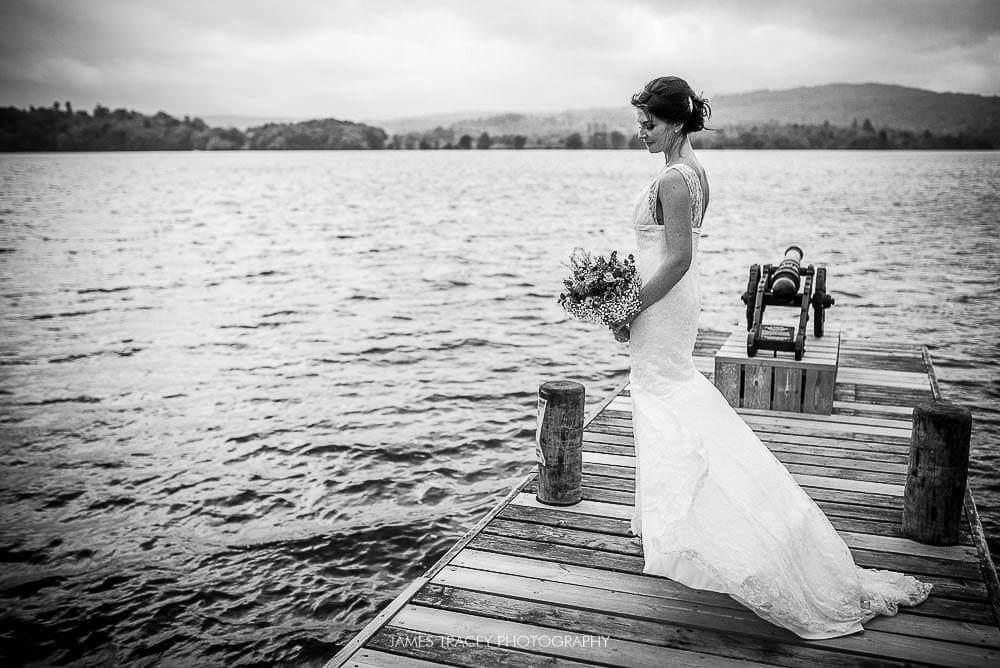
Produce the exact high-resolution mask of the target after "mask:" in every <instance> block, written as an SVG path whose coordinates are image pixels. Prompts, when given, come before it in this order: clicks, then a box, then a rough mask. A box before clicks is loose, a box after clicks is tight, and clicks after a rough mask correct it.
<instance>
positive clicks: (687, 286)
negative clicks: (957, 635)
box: [629, 164, 931, 639]
mask: <svg viewBox="0 0 1000 668" xmlns="http://www.w3.org/2000/svg"><path fill="white" fill-rule="evenodd" d="M666 169H677V170H678V171H679V172H680V173H681V175H682V176H683V177H684V180H685V181H686V182H687V185H688V189H689V191H690V194H691V209H692V220H693V225H692V230H691V234H692V239H691V241H692V244H693V252H692V260H691V266H690V268H689V270H688V271H687V273H686V274H684V277H683V278H682V279H681V280H680V281H679V282H678V283H677V284H676V285H675V286H674V287H673V288H671V289H670V291H669V292H668V293H667V294H666V296H665V297H663V298H662V299H660V300H659V301H658V302H656V303H654V304H652V305H651V306H649V308H647V309H646V310H645V311H643V312H642V313H641V314H640V315H639V316H638V317H637V318H636V319H635V320H634V321H633V323H632V326H631V332H630V334H631V338H630V343H629V353H630V356H631V371H630V373H629V388H630V392H631V397H632V425H633V430H634V435H635V454H636V469H635V477H636V491H635V511H634V514H633V517H632V523H631V531H632V533H633V534H634V535H641V540H642V546H643V552H644V556H645V566H644V568H643V572H644V573H649V574H656V575H662V576H666V577H668V578H670V579H672V580H675V581H677V582H680V583H682V584H685V585H688V586H690V587H693V588H696V589H708V590H712V591H717V592H725V593H727V594H729V595H730V596H731V597H732V598H734V599H735V600H737V601H739V602H740V603H742V604H743V605H745V606H746V607H748V608H749V609H750V610H753V611H754V612H755V613H756V614H757V615H759V616H760V617H763V618H764V619H766V620H768V621H770V622H772V623H774V624H777V625H779V626H782V627H785V628H787V629H790V630H791V631H793V632H795V633H796V634H798V635H799V636H801V637H803V638H810V639H817V638H832V637H835V636H841V635H846V634H849V633H855V632H857V631H862V630H863V627H862V623H863V622H865V621H867V620H869V619H871V618H872V617H874V616H875V615H893V614H896V611H897V606H898V605H916V604H918V603H920V602H922V601H923V600H924V599H926V598H927V595H928V592H929V591H930V589H931V585H930V584H926V583H922V582H918V581H917V580H916V579H914V578H912V577H910V576H906V575H903V574H901V573H895V572H891V571H883V570H872V569H865V568H860V567H858V566H856V565H855V563H854V559H853V557H852V556H851V552H850V550H849V549H848V547H847V545H846V544H845V543H844V541H843V539H842V538H841V537H840V536H839V535H838V534H837V532H836V530H835V529H834V528H833V526H832V525H831V524H830V521H829V520H828V519H827V517H826V515H824V514H823V511H821V510H820V509H819V507H818V506H817V505H816V503H815V502H814V501H813V500H812V499H811V498H809V496H808V495H807V494H806V493H805V491H803V490H802V488H801V487H799V485H798V483H796V482H795V480H794V479H793V478H792V475H791V474H790V473H789V472H788V469H786V468H785V467H784V465H782V464H781V462H779V461H778V460H777V458H775V457H774V455H773V454H771V451H770V450H768V449H767V447H766V446H765V445H764V444H763V443H762V442H761V441H760V439H759V438H758V437H757V435H756V434H754V433H753V431H752V430H751V429H750V428H749V427H748V426H747V425H746V423H745V422H744V421H743V419H742V418H740V416H739V414H738V413H737V412H736V411H735V410H733V408H731V407H730V405H729V403H728V402H727V401H726V400H725V398H724V397H723V396H722V395H721V394H720V393H719V392H718V391H717V390H716V389H715V386H714V385H712V383H711V382H709V381H708V379H706V378H705V377H704V376H703V375H702V374H701V373H699V372H698V370H697V369H696V368H695V365H694V360H693V358H692V354H693V351H694V343H695V337H696V335H697V333H698V312H699V309H700V303H701V299H700V295H699V290H698V259H697V258H698V239H699V233H700V230H701V219H702V214H703V206H702V201H703V198H702V189H701V181H700V180H699V178H698V175H697V173H696V172H695V170H694V169H693V168H691V167H690V166H688V165H685V164H676V165H670V166H669V167H665V168H664V170H666ZM662 173H663V171H662V170H661V174H662ZM659 177H660V175H659V174H658V175H657V178H656V179H654V180H653V182H652V183H651V184H650V185H649V186H648V187H647V188H644V189H643V191H642V193H641V194H640V196H639V199H638V202H637V204H636V208H635V213H634V218H633V223H634V227H635V236H636V245H637V249H638V254H637V257H636V265H637V268H638V270H639V276H640V278H647V277H649V276H652V275H653V273H654V272H655V270H656V268H657V267H658V266H659V265H660V264H661V263H662V262H663V260H664V258H665V256H666V252H667V247H666V238H665V235H664V228H663V226H662V225H657V224H656V223H655V220H656V218H655V206H656V199H657V196H658V194H657V185H658V183H659Z"/></svg>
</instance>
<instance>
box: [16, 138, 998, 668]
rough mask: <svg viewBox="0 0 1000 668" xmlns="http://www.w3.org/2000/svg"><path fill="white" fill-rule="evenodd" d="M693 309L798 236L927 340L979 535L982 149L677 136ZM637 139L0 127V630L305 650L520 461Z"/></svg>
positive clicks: (309, 656) (621, 203)
mask: <svg viewBox="0 0 1000 668" xmlns="http://www.w3.org/2000/svg"><path fill="white" fill-rule="evenodd" d="M700 157H701V160H702V162H703V164H704V165H705V167H706V169H707V171H708V174H709V178H710V180H711V185H712V188H711V195H712V197H711V204H710V206H709V209H708V212H707V214H706V216H705V221H704V226H703V239H702V241H701V273H702V285H703V291H704V292H703V301H704V307H703V314H702V326H703V327H710V328H714V329H730V328H734V327H737V326H739V324H740V323H741V318H742V317H743V305H742V303H741V302H740V300H739V296H740V294H741V293H742V292H743V290H744V289H745V286H746V280H747V267H748V265H749V264H751V263H755V262H759V263H768V262H770V263H775V262H777V261H778V260H780V258H781V253H782V251H783V250H784V248H785V247H786V246H787V245H789V244H791V243H795V244H797V245H800V246H801V247H802V248H803V249H804V250H805V255H806V257H805V261H806V262H815V263H824V264H826V265H827V266H828V267H829V269H828V272H829V279H828V285H829V289H830V291H831V292H832V293H833V295H834V296H835V297H836V300H837V304H836V306H835V307H834V308H833V309H831V310H830V311H828V313H827V323H828V324H838V325H840V326H841V327H842V329H843V332H844V336H845V338H847V337H849V338H866V337H870V338H872V339H874V340H890V341H897V340H906V341H916V342H921V343H926V344H927V345H928V346H929V347H930V348H931V351H932V355H933V358H934V361H935V364H936V366H937V370H938V374H939V377H940V380H941V385H942V389H943V392H944V394H945V396H946V398H948V399H950V400H953V401H956V402H959V403H963V404H966V405H968V406H970V407H971V408H972V410H973V415H974V420H975V429H974V435H973V439H974V440H973V453H972V459H973V463H972V483H971V484H972V488H973V492H974V494H975V495H976V499H977V502H978V505H979V508H980V512H981V513H982V514H983V516H984V524H985V527H986V530H987V533H988V534H989V535H990V536H991V539H992V544H993V547H994V551H997V548H998V547H1000V540H998V539H1000V479H998V477H997V475H996V473H995V471H996V469H997V465H998V463H1000V447H998V444H1000V410H998V398H1000V382H998V379H1000V374H998V369H1000V339H998V336H997V331H1000V253H998V243H1000V241H998V239H1000V194H998V190H997V185H996V184H997V183H1000V153H996V152H993V153H991V152H851V151H802V152H781V151H703V152H702V153H701V154H700ZM660 160H661V158H660V157H658V156H649V155H647V154H645V153H642V152H638V151H409V152H394V151H374V152H353V151H342V152H336V151H334V152H326V151H317V152H233V153H206V152H191V153H111V154H93V153H90V154H37V155H25V154H5V155H0V174H2V178H3V188H2V192H0V221H2V223H0V294H2V305H3V308H2V313H0V328H2V329H0V334H2V335H0V405H2V415H0V434H2V439H0V448H2V455H3V457H2V460H0V503H2V504H3V508H4V511H3V513H4V514H3V523H2V528H0V558H2V560H3V562H4V575H2V576H0V604H2V607H3V609H4V611H5V612H4V613H3V623H2V625H0V643H2V651H0V655H2V654H7V655H8V658H11V657H16V658H17V659H19V660H21V661H26V662H30V661H34V662H38V663H39V664H40V665H46V664H54V663H78V664H80V665H89V664H103V663H134V664H136V665H147V664H153V663H159V662H173V663H181V664H203V665H208V664H221V665H234V666H235V665H273V664H307V665H308V664H312V665H321V664H322V663H323V662H324V661H325V660H327V659H329V658H331V657H332V656H333V655H334V654H335V653H336V651H337V650H338V649H339V648H340V647H341V646H342V645H343V643H344V642H346V641H347V640H348V639H350V638H351V637H352V636H353V635H354V633H355V632H356V631H357V630H359V629H360V628H361V627H362V626H363V625H364V624H365V623H366V622H367V621H368V620H369V619H370V618H371V617H373V616H374V615H375V614H376V612H377V611H379V610H380V609H381V608H382V607H384V606H385V605H386V604H387V603H388V602H389V601H390V600H391V599H392V598H394V597H395V595H396V594H397V593H398V592H399V591H400V590H401V589H402V588H403V587H404V586H405V585H406V584H407V583H408V582H409V581H410V580H412V579H413V578H415V577H417V576H418V575H420V574H422V573H423V571H424V570H425V569H426V568H428V567H429V566H430V565H431V564H433V563H434V562H435V561H436V560H437V559H438V558H439V557H440V556H441V555H442V554H443V553H444V552H445V551H446V550H447V549H448V548H449V547H450V546H451V545H452V544H453V543H454V542H455V541H456V540H457V539H458V538H459V537H460V536H461V535H462V534H464V532H465V531H466V530H467V529H468V528H469V527H470V526H472V524H474V523H475V521H476V520H478V519H479V518H480V517H481V516H482V515H484V514H485V513H486V512H487V511H488V510H489V508H491V507H492V506H493V505H494V504H495V503H496V502H497V501H498V500H499V499H501V498H502V497H503V496H504V495H505V494H506V493H507V491H509V489H510V487H511V486H512V485H513V484H515V483H516V482H517V481H519V480H520V479H521V478H522V477H523V476H524V475H526V474H527V473H529V472H530V471H531V470H532V469H533V467H534V466H535V463H534V443H533V437H534V428H535V410H536V396H537V389H538V386H539V384H540V383H542V382H544V381H547V380H554V379H568V380H575V381H578V382H581V383H583V384H584V385H585V386H586V389H587V400H588V404H590V405H591V406H593V405H595V404H596V403H597V402H599V401H600V400H601V399H602V398H604V397H605V396H607V395H608V394H609V393H610V392H611V391H612V390H613V388H614V387H616V386H617V385H618V384H619V383H620V382H621V381H623V380H624V379H625V377H626V375H627V373H628V356H627V349H626V347H624V346H622V345H621V344H617V343H615V341H614V340H613V338H612V337H611V334H610V332H608V331H607V330H603V329H602V328H600V327H598V326H595V325H589V324H585V323H579V322H575V321H571V320H569V319H568V318H567V317H566V316H565V314H564V313H563V312H562V311H561V309H560V308H559V307H558V305H557V304H556V301H555V298H556V296H557V295H558V292H559V291H560V289H561V278H562V276H563V275H564V273H565V272H566V267H565V262H566V260H567V258H568V256H569V253H570V251H571V250H572V249H573V247H574V246H582V247H585V248H589V249H594V250H599V251H602V252H604V251H607V250H609V249H612V248H620V249H628V250H631V249H633V248H634V239H633V237H632V230H631V228H630V223H631V221H630V219H629V215H630V213H631V209H632V203H633V200H634V198H635V196H636V194H637V192H638V191H639V189H640V188H642V187H643V186H644V185H645V184H647V183H648V181H649V179H650V178H651V177H652V175H653V174H654V173H655V172H656V171H657V169H658V168H659V166H660V164H661V163H660V162H659V161H660Z"/></svg>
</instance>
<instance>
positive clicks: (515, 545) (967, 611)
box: [470, 533, 993, 624]
mask: <svg viewBox="0 0 1000 668" xmlns="http://www.w3.org/2000/svg"><path fill="white" fill-rule="evenodd" d="M470 547H471V548H473V549H477V550H484V551H487V552H498V553H503V554H514V555H519V556H527V557H533V558H537V559H544V560H548V561H552V562H556V563H559V564H576V565H579V566H588V567H590V568H600V569H604V570H607V571H614V572H620V573H642V570H643V566H644V561H643V559H642V557H641V556H638V555H634V554H622V553H618V552H609V551H604V550H592V549H588V548H584V547H577V546H574V545H567V544H560V543H553V542H544V541H536V540H530V539H523V538H517V537H513V536H503V535H499V534H489V533H482V534H480V535H479V536H477V537H476V539H475V540H474V541H473V542H472V543H471V544H470ZM850 550H851V556H852V557H853V559H854V562H855V563H856V564H857V565H858V566H861V567H863V568H877V569H882V570H891V571H897V572H901V573H908V574H911V575H915V576H917V577H918V578H920V579H922V580H927V581H932V580H935V581H939V580H940V578H951V579H953V580H955V581H962V580H966V579H970V575H969V574H970V572H974V571H975V568H974V567H970V566H969V565H967V564H963V563H960V562H948V561H941V562H939V561H938V560H933V559H922V558H919V557H912V556H909V555H900V554H889V553H882V552H876V551H873V550H865V549H860V548H850ZM971 577H972V578H975V577H977V576H976V575H972V576H971ZM911 612H912V613H913V614H919V615H923V616H937V617H947V618H949V619H956V620H959V621H966V622H974V623H978V624H992V623H993V622H992V620H993V615H992V611H991V610H990V608H989V607H988V604H987V603H985V602H983V603H977V602H976V601H973V600H955V599H950V598H943V597H939V596H938V595H937V592H935V591H933V590H932V591H931V597H930V598H928V599H927V601H925V602H924V603H922V604H921V605H919V606H917V607H915V608H912V609H911Z"/></svg>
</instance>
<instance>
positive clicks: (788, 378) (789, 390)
mask: <svg viewBox="0 0 1000 668" xmlns="http://www.w3.org/2000/svg"><path fill="white" fill-rule="evenodd" d="M801 395H802V371H801V370H799V369H789V368H787V367H775V368H774V400H773V401H772V402H771V407H772V408H773V409H774V410H776V411H798V410H800V409H801V407H802V396H801ZM830 395H831V397H832V396H833V393H832V391H831V393H830Z"/></svg>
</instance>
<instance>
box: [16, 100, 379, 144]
mask: <svg viewBox="0 0 1000 668" xmlns="http://www.w3.org/2000/svg"><path fill="white" fill-rule="evenodd" d="M386 139H387V137H386V134H385V131H383V130H382V129H380V128H375V127H371V126H368V125H363V124H361V123H352V122H350V121H338V120H336V119H333V118H328V119H323V120H316V121H306V122H304V123H268V124H267V125H262V126H260V127H255V128H250V129H248V130H247V131H246V132H241V131H240V130H237V129H236V128H212V127H209V126H208V125H206V124H205V122H204V121H202V120H201V119H200V118H194V119H192V118H189V117H187V116H185V117H184V118H183V119H177V118H174V117H173V116H171V115H169V114H166V113H164V112H162V111H161V112H159V113H157V114H154V115H152V116H149V115H146V114H141V113H139V112H137V111H129V110H127V109H115V110H113V111H112V110H111V109H108V108H107V107H103V106H101V105H97V106H96V107H95V108H94V111H93V113H92V114H91V113H88V112H86V111H78V110H74V109H73V105H72V104H70V103H69V102H66V103H65V104H64V105H60V104H59V103H58V102H56V103H55V104H53V105H52V106H51V107H31V108H29V109H26V110H25V109H16V108H14V107H2V108H0V151H185V150H193V149H200V150H208V151H211V150H234V149H245V148H249V149H367V148H373V149H380V148H384V147H385V143H386Z"/></svg>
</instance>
